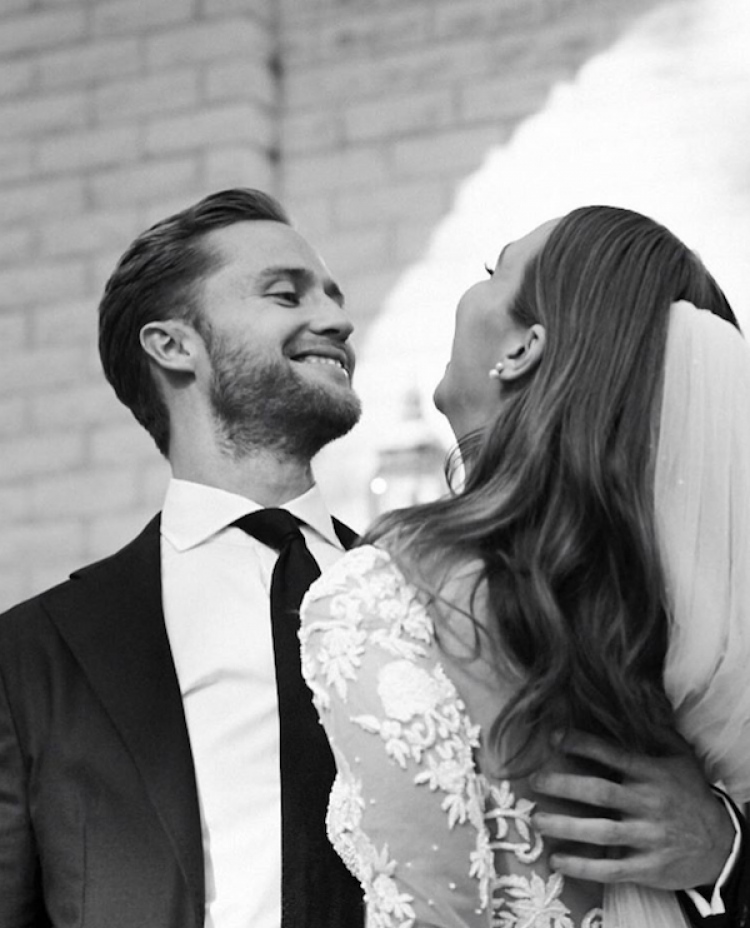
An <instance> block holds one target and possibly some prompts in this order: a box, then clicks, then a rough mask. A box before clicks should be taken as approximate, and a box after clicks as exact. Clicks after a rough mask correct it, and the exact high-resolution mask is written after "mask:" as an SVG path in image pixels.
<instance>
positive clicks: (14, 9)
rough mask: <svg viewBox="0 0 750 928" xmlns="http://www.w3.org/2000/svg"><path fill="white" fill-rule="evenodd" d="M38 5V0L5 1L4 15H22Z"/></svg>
mask: <svg viewBox="0 0 750 928" xmlns="http://www.w3.org/2000/svg"><path fill="white" fill-rule="evenodd" d="M35 5H36V0H3V14H4V15H5V16H8V15H9V14H11V13H22V12H24V11H25V10H29V9H31V7H33V6H35Z"/></svg>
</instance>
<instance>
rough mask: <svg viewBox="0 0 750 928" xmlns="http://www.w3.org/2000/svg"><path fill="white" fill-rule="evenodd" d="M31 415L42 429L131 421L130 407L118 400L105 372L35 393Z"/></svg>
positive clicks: (31, 401)
mask: <svg viewBox="0 0 750 928" xmlns="http://www.w3.org/2000/svg"><path fill="white" fill-rule="evenodd" d="M29 417H30V419H31V422H32V424H33V426H34V427H35V428H39V429H47V428H51V427H55V426H57V427H61V426H70V427H78V428H81V427H83V426H89V425H99V424H105V425H109V424H111V423H112V422H113V421H117V422H123V423H125V422H129V421H130V413H129V411H128V410H127V409H125V407H124V406H123V405H122V404H121V403H120V402H119V401H118V399H117V397H116V396H115V394H114V391H113V390H112V387H110V385H109V384H108V383H107V382H106V380H105V379H104V374H103V373H99V377H98V379H96V380H90V381H89V380H87V381H86V382H84V383H80V384H79V383H74V384H71V385H67V386H63V387H56V388H55V389H54V390H50V391H48V392H44V393H42V394H39V395H38V396H33V397H31V400H30V412H29Z"/></svg>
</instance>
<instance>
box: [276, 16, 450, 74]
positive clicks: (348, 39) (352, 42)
mask: <svg viewBox="0 0 750 928" xmlns="http://www.w3.org/2000/svg"><path fill="white" fill-rule="evenodd" d="M432 19H433V13H432V10H431V9H430V7H429V5H428V4H419V5H412V6H411V7H405V8H402V9H396V8H391V9H390V10H389V11H388V15H387V16H384V15H383V13H382V12H381V11H380V10H375V12H372V13H370V12H367V13H363V12H362V11H361V10H357V11H352V12H351V13H349V14H347V13H346V12H339V14H338V15H337V16H336V17H335V18H332V19H330V20H329V21H328V22H325V21H321V20H318V21H317V22H312V23H311V22H308V23H303V24H301V25H300V26H296V25H289V26H288V27H287V29H286V30H285V32H284V37H283V49H282V50H283V55H284V58H285V60H288V61H289V62H290V63H293V64H295V65H296V64H298V63H299V62H304V61H311V60H312V61H314V60H318V61H320V60H322V61H330V60H332V59H335V58H337V57H351V58H354V57H360V56H362V55H363V54H368V53H369V54H372V53H382V52H383V51H384V50H387V51H390V50H392V49H393V48H398V47H399V46H405V45H409V46H416V45H420V44H422V43H424V42H425V41H426V40H427V39H428V37H429V35H430V31H431V23H432Z"/></svg>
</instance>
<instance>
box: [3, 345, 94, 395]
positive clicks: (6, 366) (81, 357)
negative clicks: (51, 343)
mask: <svg viewBox="0 0 750 928" xmlns="http://www.w3.org/2000/svg"><path fill="white" fill-rule="evenodd" d="M83 370H85V352H84V351H83V350H82V349H81V348H78V347H75V348H71V347H69V346H63V347H62V348H58V347H54V348H38V349H35V350H27V351H24V352H17V353H16V354H14V355H9V356H7V357H5V358H3V365H2V370H0V395H9V396H12V395H29V396H31V395H33V394H34V393H37V394H38V393H42V392H43V391H45V390H49V389H50V388H52V387H54V388H55V389H59V388H60V387H62V386H64V385H65V384H70V383H75V382H77V381H78V380H80V379H81V372H82V371H83Z"/></svg>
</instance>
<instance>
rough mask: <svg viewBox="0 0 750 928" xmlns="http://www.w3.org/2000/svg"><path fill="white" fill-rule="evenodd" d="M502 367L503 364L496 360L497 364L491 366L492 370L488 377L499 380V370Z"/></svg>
mask: <svg viewBox="0 0 750 928" xmlns="http://www.w3.org/2000/svg"><path fill="white" fill-rule="evenodd" d="M503 367H504V365H503V364H502V363H501V362H500V361H498V362H497V364H496V365H495V366H494V367H493V368H492V370H491V371H490V373H489V376H490V378H491V379H492V380H499V379H500V371H502V369H503Z"/></svg>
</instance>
